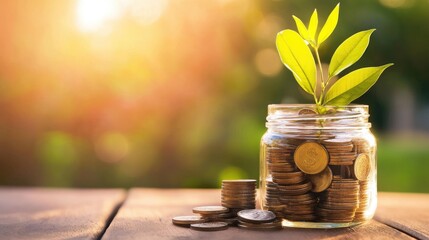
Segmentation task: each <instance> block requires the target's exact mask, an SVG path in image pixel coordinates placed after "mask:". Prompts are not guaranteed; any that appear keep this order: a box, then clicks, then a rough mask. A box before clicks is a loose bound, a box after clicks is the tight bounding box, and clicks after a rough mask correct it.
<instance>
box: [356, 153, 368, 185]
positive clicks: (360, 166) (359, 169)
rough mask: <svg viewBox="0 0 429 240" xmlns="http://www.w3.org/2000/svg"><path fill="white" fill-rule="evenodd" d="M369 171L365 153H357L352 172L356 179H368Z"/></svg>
mask: <svg viewBox="0 0 429 240" xmlns="http://www.w3.org/2000/svg"><path fill="white" fill-rule="evenodd" d="M370 171H371V165H370V161H369V157H368V155H367V154H359V155H358V157H357V158H356V160H355V163H354V173H355V176H356V178H357V179H358V180H360V181H365V180H366V179H368V176H369V173H370Z"/></svg>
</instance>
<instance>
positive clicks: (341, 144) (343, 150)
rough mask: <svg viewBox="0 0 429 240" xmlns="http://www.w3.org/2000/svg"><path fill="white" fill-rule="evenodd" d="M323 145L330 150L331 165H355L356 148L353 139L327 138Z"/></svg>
mask: <svg viewBox="0 0 429 240" xmlns="http://www.w3.org/2000/svg"><path fill="white" fill-rule="evenodd" d="M323 145H324V146H325V148H326V149H327V150H328V152H329V160H330V161H329V165H353V161H354V160H355V159H356V150H355V149H354V145H353V142H352V140H351V139H341V138H334V139H327V140H324V141H323Z"/></svg>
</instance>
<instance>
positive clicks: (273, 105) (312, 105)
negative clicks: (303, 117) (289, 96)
mask: <svg viewBox="0 0 429 240" xmlns="http://www.w3.org/2000/svg"><path fill="white" fill-rule="evenodd" d="M303 107H312V108H315V107H317V105H316V104H314V103H291V104H289V103H278V104H268V109H271V108H303ZM324 107H326V108H342V109H353V108H363V109H368V108H369V106H368V105H367V104H349V105H346V106H341V107H338V106H334V105H325V106H324Z"/></svg>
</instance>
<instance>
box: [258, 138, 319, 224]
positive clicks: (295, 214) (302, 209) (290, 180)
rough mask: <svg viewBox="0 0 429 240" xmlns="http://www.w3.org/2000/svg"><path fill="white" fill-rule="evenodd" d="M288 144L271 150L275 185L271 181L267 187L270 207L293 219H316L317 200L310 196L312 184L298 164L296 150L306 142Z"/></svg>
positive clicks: (271, 167) (272, 173)
mask: <svg viewBox="0 0 429 240" xmlns="http://www.w3.org/2000/svg"><path fill="white" fill-rule="evenodd" d="M287 141H288V143H287V144H282V145H281V147H268V148H267V156H266V157H267V159H266V161H267V162H268V163H267V164H268V170H269V174H270V175H271V178H272V183H270V182H267V185H266V188H267V195H266V199H265V203H266V206H267V207H266V208H267V209H269V210H272V211H274V212H275V213H276V214H277V215H278V216H281V217H284V218H287V219H290V220H292V219H293V220H297V221H307V220H314V219H315V214H314V205H315V204H316V203H317V198H316V196H315V195H313V194H311V193H310V191H311V188H312V185H311V183H310V182H309V181H308V179H307V177H306V175H305V174H304V172H302V171H301V170H300V169H298V168H297V165H296V161H294V156H295V155H294V153H295V152H296V151H295V149H296V148H297V147H298V146H301V145H302V143H303V141H304V140H303V139H301V138H290V139H288V140H287ZM279 148H282V150H280V149H279ZM304 148H305V147H304ZM326 164H327V159H326ZM322 170H323V168H322ZM269 190H270V192H268V191H269Z"/></svg>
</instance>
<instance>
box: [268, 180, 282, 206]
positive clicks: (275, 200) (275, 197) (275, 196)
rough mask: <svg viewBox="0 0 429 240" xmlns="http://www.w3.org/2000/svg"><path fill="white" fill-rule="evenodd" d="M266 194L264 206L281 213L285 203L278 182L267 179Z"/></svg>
mask: <svg viewBox="0 0 429 240" xmlns="http://www.w3.org/2000/svg"><path fill="white" fill-rule="evenodd" d="M265 189H266V194H265V205H264V208H266V209H268V210H270V211H272V212H274V213H276V214H280V213H281V211H283V208H284V205H283V204H282V203H281V202H280V199H279V198H280V192H279V188H278V184H277V183H275V182H273V181H266V186H265Z"/></svg>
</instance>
